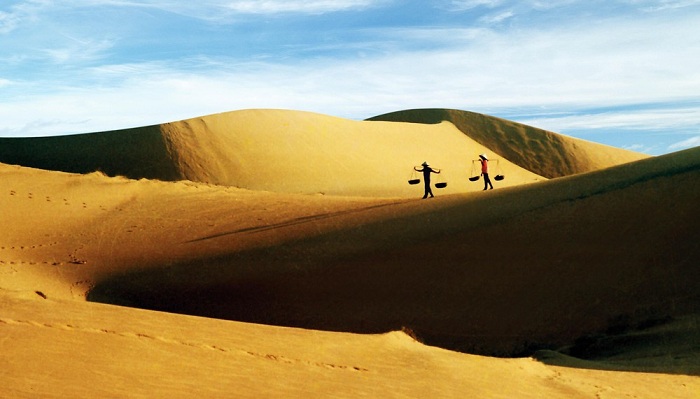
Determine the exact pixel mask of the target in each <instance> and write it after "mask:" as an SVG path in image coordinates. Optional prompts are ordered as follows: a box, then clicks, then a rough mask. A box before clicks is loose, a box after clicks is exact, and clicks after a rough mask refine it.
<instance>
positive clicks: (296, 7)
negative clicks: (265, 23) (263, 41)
mask: <svg viewBox="0 0 700 399" xmlns="http://www.w3.org/2000/svg"><path fill="white" fill-rule="evenodd" d="M375 3H377V1H372V0H304V1H302V0H296V1H294V0H236V1H228V2H226V5H225V8H226V9H228V10H229V11H232V12H234V13H242V14H278V13H303V14H322V13H328V12H337V11H346V10H351V9H362V8H366V7H369V6H372V5H373V4H375Z"/></svg>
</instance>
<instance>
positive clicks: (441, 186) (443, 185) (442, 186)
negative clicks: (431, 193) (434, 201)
mask: <svg viewBox="0 0 700 399" xmlns="http://www.w3.org/2000/svg"><path fill="white" fill-rule="evenodd" d="M445 187H447V183H446V182H441V183H435V188H445Z"/></svg>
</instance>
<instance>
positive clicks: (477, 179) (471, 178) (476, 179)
mask: <svg viewBox="0 0 700 399" xmlns="http://www.w3.org/2000/svg"><path fill="white" fill-rule="evenodd" d="M479 177H480V176H474V177H470V178H469V181H479Z"/></svg>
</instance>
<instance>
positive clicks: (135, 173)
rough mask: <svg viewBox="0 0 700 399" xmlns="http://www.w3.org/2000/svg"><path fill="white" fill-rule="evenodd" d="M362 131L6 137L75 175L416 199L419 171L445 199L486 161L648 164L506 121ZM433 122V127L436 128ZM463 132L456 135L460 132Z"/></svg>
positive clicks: (530, 175)
mask: <svg viewBox="0 0 700 399" xmlns="http://www.w3.org/2000/svg"><path fill="white" fill-rule="evenodd" d="M379 118H382V119H387V120H390V119H391V120H394V119H406V121H408V122H416V121H420V122H421V124H416V123H399V124H397V123H388V122H376V121H375V122H367V121H364V122H358V121H351V120H347V119H342V118H335V117H331V116H326V115H320V114H314V113H308V112H298V111H286V110H244V111H235V112H229V113H223V114H216V115H209V116H204V117H201V118H193V119H188V120H184V121H180V122H173V123H165V124H162V125H157V126H148V127H143V128H135V129H127V130H119V131H112V132H102V133H92V134H80V135H72V136H58V137H46V138H21V139H19V138H13V139H8V138H4V139H0V162H4V163H8V164H17V165H23V166H30V167H35V168H41V169H46V170H60V171H64V172H74V173H90V172H95V171H101V172H103V173H105V174H107V175H109V176H125V177H128V178H131V179H140V178H147V179H158V180H164V181H173V180H190V181H195V182H203V183H211V184H220V185H227V186H235V187H239V188H248V189H253V190H269V191H278V192H301V193H312V192H316V193H319V192H320V193H326V194H349V195H371V196H406V195H415V194H411V193H415V192H416V189H415V187H413V188H412V187H408V186H407V185H406V181H407V180H408V179H409V178H410V177H411V171H412V168H413V166H417V165H420V164H421V163H422V162H424V161H428V162H429V163H430V164H431V165H433V166H434V167H436V168H440V169H442V170H444V174H442V175H441V176H438V177H436V179H438V180H439V179H444V180H445V181H447V182H448V189H447V190H444V192H446V193H454V192H465V191H476V190H477V189H479V188H480V185H479V184H469V183H468V182H467V180H466V178H467V177H469V175H470V173H472V171H473V170H474V168H475V165H474V164H473V162H472V161H473V160H475V159H477V156H478V154H481V153H484V152H486V153H488V154H489V156H490V157H491V158H492V159H498V161H497V163H495V162H494V163H492V168H494V169H496V168H498V171H500V172H501V173H502V174H505V175H507V179H506V180H505V181H503V183H501V184H500V185H501V186H503V185H505V186H509V185H512V184H521V183H522V182H525V181H528V182H532V181H536V180H538V179H539V176H544V177H557V176H564V175H569V174H574V173H582V172H587V171H591V170H597V169H601V168H605V167H609V166H613V165H617V164H620V163H625V162H630V161H633V160H638V159H641V158H643V157H645V156H644V155H642V154H638V153H633V152H629V151H624V150H620V149H617V148H612V147H607V146H603V145H599V144H594V143H588V142H584V141H582V140H577V139H574V138H570V137H566V136H562V135H558V134H556V133H551V132H545V131H543V130H540V129H535V128H531V127H528V126H525V125H520V124H517V123H514V122H509V121H505V120H502V119H498V118H494V117H490V116H485V115H480V114H473V113H467V112H464V111H450V110H423V111H406V112H402V113H397V114H391V115H387V116H384V117H377V118H374V119H379ZM428 123H429V124H428ZM455 126H456V127H457V128H455Z"/></svg>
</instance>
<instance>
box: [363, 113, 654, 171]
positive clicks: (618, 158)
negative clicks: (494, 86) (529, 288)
mask: <svg viewBox="0 0 700 399" xmlns="http://www.w3.org/2000/svg"><path fill="white" fill-rule="evenodd" d="M369 120H372V121H395V122H412V123H432V124H435V123H442V122H443V121H449V122H451V123H453V124H454V125H455V126H456V127H457V128H458V129H459V130H461V131H462V132H464V133H465V134H466V135H467V136H469V137H471V138H472V139H474V140H475V141H477V142H478V143H480V144H482V145H483V146H485V147H487V148H490V149H491V150H492V151H494V152H496V153H498V154H501V155H502V156H503V157H505V158H507V159H508V160H510V161H511V162H513V163H515V164H517V165H519V166H521V167H523V168H525V169H527V170H529V171H532V172H534V173H536V174H538V175H541V176H544V177H547V178H553V177H561V176H567V175H572V174H576V173H584V172H590V171H593V170H598V169H603V168H606V167H609V166H612V165H617V164H621V163H625V162H632V161H636V160H639V159H642V158H643V157H644V155H642V154H639V153H636V152H633V151H625V150H622V149H619V148H613V147H610V146H606V145H603V144H598V143H593V142H590V141H586V140H581V139H577V138H574V137H568V136H564V135H561V134H558V133H554V132H550V131H546V130H542V129H538V128H536V127H532V126H527V125H523V124H520V123H517V122H512V121H508V120H504V119H501V118H496V117H493V116H489V115H483V114H478V113H474V112H468V111H460V110H452V109H415V110H406V111H398V112H392V113H390V114H385V115H380V116H376V117H374V118H370V119H369Z"/></svg>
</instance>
